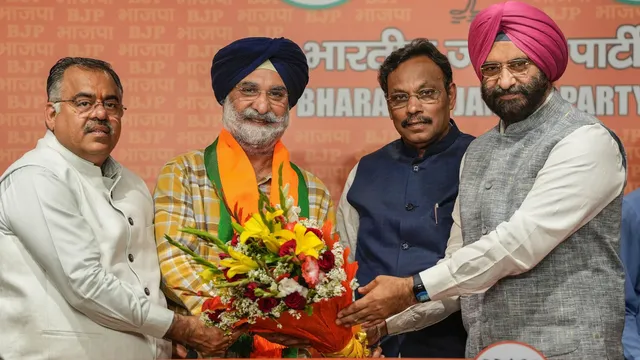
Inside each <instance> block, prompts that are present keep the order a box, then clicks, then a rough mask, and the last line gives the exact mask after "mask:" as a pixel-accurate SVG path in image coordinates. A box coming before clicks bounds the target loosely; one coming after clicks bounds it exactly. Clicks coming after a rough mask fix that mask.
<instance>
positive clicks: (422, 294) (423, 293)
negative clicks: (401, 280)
mask: <svg viewBox="0 0 640 360" xmlns="http://www.w3.org/2000/svg"><path fill="white" fill-rule="evenodd" d="M413 295H414V296H415V297H416V300H418V302H421V303H424V302H427V301H429V294H427V290H426V289H425V288H424V285H423V284H422V278H421V277H420V274H415V275H413Z"/></svg>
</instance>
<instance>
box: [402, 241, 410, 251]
mask: <svg viewBox="0 0 640 360" xmlns="http://www.w3.org/2000/svg"><path fill="white" fill-rule="evenodd" d="M408 248H409V244H407V243H406V242H405V243H402V250H407V249H408Z"/></svg>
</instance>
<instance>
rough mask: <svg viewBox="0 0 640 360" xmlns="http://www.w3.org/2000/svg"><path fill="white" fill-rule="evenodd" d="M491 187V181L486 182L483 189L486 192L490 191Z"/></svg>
mask: <svg viewBox="0 0 640 360" xmlns="http://www.w3.org/2000/svg"><path fill="white" fill-rule="evenodd" d="M492 186H493V184H491V181H487V182H486V183H484V188H485V189H487V190H489V189H491V187H492Z"/></svg>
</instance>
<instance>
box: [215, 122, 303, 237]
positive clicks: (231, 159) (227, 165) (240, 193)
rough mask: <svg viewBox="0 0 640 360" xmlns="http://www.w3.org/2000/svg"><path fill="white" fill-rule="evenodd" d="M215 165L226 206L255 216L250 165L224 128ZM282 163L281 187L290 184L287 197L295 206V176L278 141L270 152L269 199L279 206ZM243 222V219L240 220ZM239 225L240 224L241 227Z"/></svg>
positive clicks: (254, 185)
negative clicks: (271, 160)
mask: <svg viewBox="0 0 640 360" xmlns="http://www.w3.org/2000/svg"><path fill="white" fill-rule="evenodd" d="M216 153H217V163H218V171H219V175H220V182H221V185H222V189H223V192H224V197H225V199H226V201H227V205H228V206H229V208H230V209H231V210H232V211H233V209H234V207H235V206H236V204H237V206H238V209H240V208H242V213H243V214H247V215H248V214H255V213H258V212H259V209H258V199H259V193H258V181H257V180H256V173H255V171H254V170H253V166H252V165H251V162H250V161H249V158H248V157H247V154H246V153H245V152H244V150H243V149H242V147H240V144H238V142H237V141H236V140H235V139H234V138H233V136H232V135H231V133H229V132H228V131H227V130H225V129H223V130H222V131H221V132H220V135H219V136H218V140H217V145H216ZM281 164H282V184H283V185H286V184H289V195H288V196H291V197H293V200H294V204H296V205H297V204H298V174H297V173H296V171H295V170H294V169H293V167H292V166H291V163H290V160H289V151H288V150H287V148H286V147H285V146H284V144H283V143H282V141H280V140H278V142H277V143H276V145H275V148H274V151H273V162H272V165H271V166H272V167H271V174H272V177H271V191H270V194H269V199H270V200H271V204H273V205H275V204H279V203H280V193H279V188H278V184H279V180H280V179H279V174H278V170H279V168H280V165H281ZM239 220H240V221H244V219H239ZM240 225H242V224H240Z"/></svg>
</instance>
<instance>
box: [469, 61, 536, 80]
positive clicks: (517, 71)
mask: <svg viewBox="0 0 640 360" xmlns="http://www.w3.org/2000/svg"><path fill="white" fill-rule="evenodd" d="M531 64H532V62H531V61H530V60H527V59H514V60H510V61H507V63H506V64H501V63H498V62H488V63H484V64H482V66H480V72H481V73H482V76H484V77H485V78H487V79H488V80H491V79H495V78H497V77H499V76H500V74H502V68H503V67H505V66H506V67H507V70H509V72H510V73H511V75H513V76H515V77H522V76H525V75H527V72H528V71H529V65H531Z"/></svg>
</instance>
